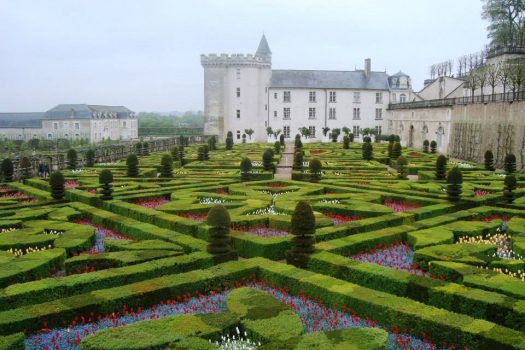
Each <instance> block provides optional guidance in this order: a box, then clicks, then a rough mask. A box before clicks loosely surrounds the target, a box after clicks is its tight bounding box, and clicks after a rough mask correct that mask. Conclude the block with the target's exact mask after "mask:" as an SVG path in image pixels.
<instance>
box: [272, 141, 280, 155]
mask: <svg viewBox="0 0 525 350" xmlns="http://www.w3.org/2000/svg"><path fill="white" fill-rule="evenodd" d="M273 149H274V152H275V154H279V153H281V143H280V142H279V141H275V142H274V144H273Z"/></svg>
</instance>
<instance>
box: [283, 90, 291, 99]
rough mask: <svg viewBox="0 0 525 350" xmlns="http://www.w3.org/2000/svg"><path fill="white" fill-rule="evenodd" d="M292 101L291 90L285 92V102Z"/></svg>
mask: <svg viewBox="0 0 525 350" xmlns="http://www.w3.org/2000/svg"><path fill="white" fill-rule="evenodd" d="M290 101H292V97H291V93H290V91H285V92H283V102H290Z"/></svg>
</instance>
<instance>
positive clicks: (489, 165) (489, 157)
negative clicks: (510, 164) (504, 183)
mask: <svg viewBox="0 0 525 350" xmlns="http://www.w3.org/2000/svg"><path fill="white" fill-rule="evenodd" d="M485 170H488V171H494V170H496V168H495V167H494V154H493V153H492V151H491V150H488V151H486V152H485Z"/></svg>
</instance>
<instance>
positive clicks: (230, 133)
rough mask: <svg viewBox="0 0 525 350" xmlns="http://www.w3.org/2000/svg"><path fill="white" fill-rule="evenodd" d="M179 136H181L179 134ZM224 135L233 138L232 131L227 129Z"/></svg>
mask: <svg viewBox="0 0 525 350" xmlns="http://www.w3.org/2000/svg"><path fill="white" fill-rule="evenodd" d="M181 137H182V136H181ZM226 137H231V138H232V139H233V132H231V131H228V132H227V133H226Z"/></svg>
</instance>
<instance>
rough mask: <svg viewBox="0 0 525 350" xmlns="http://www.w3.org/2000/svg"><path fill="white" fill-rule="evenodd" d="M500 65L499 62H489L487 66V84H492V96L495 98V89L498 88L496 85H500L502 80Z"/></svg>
mask: <svg viewBox="0 0 525 350" xmlns="http://www.w3.org/2000/svg"><path fill="white" fill-rule="evenodd" d="M500 67H501V65H500V64H499V63H498V64H489V65H487V66H486V68H485V69H486V72H487V84H488V85H489V86H490V88H491V90H490V94H491V96H492V98H494V90H495V89H496V86H498V84H499V81H500Z"/></svg>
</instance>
